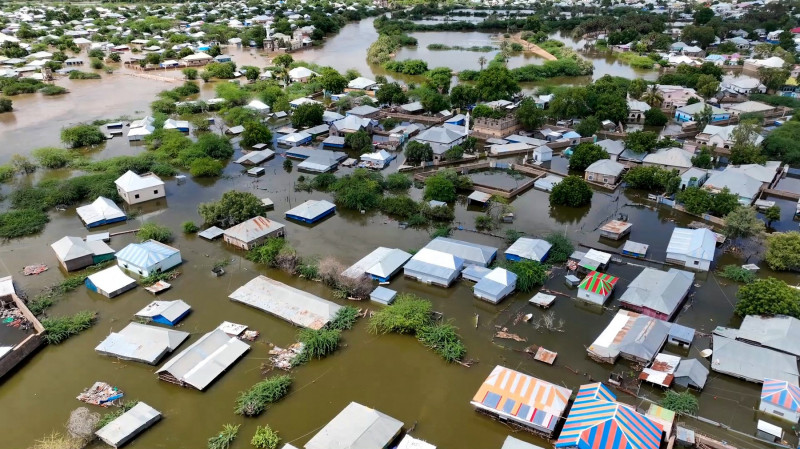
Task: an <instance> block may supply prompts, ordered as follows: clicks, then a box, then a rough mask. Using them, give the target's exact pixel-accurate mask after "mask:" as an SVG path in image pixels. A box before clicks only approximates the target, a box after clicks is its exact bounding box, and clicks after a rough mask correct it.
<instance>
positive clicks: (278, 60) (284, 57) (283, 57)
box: [272, 53, 294, 70]
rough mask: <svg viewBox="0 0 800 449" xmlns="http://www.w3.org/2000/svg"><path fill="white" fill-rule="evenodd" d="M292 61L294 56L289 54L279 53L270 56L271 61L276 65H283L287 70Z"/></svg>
mask: <svg viewBox="0 0 800 449" xmlns="http://www.w3.org/2000/svg"><path fill="white" fill-rule="evenodd" d="M293 62H294V58H292V55H290V54H286V53H284V54H280V55H278V56H275V57H274V58H272V63H273V64H275V65H276V66H278V67H283V69H284V70H288V69H289V66H290V65H292V63H293Z"/></svg>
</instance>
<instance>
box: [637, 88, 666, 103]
mask: <svg viewBox="0 0 800 449" xmlns="http://www.w3.org/2000/svg"><path fill="white" fill-rule="evenodd" d="M641 99H642V101H644V102H645V103H647V104H648V105H650V107H651V108H658V107H661V103H663V102H664V96H663V95H661V92H659V91H658V85H656V84H653V85H651V86H650V88H649V89H647V91H645V93H643V94H642V98H641Z"/></svg>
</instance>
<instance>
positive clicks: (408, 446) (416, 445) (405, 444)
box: [397, 434, 436, 449]
mask: <svg viewBox="0 0 800 449" xmlns="http://www.w3.org/2000/svg"><path fill="white" fill-rule="evenodd" d="M397 449H436V446H434V445H432V444H430V443H428V442H425V441H422V440H418V439H416V438H414V437H412V436H411V435H408V434H406V435H405V436H404V437H403V439H402V440H400V444H398V445H397Z"/></svg>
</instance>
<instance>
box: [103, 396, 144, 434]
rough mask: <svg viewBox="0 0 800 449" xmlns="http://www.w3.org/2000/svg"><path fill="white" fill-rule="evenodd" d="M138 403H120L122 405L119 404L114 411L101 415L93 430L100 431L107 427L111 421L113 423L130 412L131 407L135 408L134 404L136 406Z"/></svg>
mask: <svg viewBox="0 0 800 449" xmlns="http://www.w3.org/2000/svg"><path fill="white" fill-rule="evenodd" d="M138 403H139V401H136V400H134V401H122V403H121V404H120V406H119V407H118V408H117V409H116V410H114V411H111V412H108V413H105V414H103V416H102V417H100V421H98V422H97V425H95V429H97V430H100V429H102V428H103V427H105V426H107V425H108V424H110V423H111V421H114V420H115V419H117V418H119V417H120V416H122V415H123V414H124V413H125V412H127V411H128V410H130V409H132V408H133V407H135V406H136V404H138Z"/></svg>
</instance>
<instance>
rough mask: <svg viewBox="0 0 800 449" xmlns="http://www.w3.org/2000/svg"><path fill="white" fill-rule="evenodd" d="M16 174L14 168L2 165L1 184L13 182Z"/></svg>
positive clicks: (0, 169)
mask: <svg viewBox="0 0 800 449" xmlns="http://www.w3.org/2000/svg"><path fill="white" fill-rule="evenodd" d="M14 173H16V170H14V167H12V166H10V165H8V164H3V165H0V182H8V181H11V180H12V179H13V178H14Z"/></svg>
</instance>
